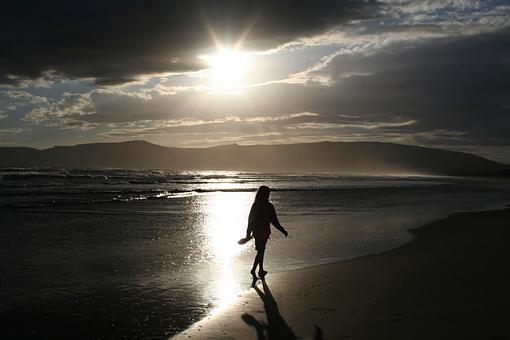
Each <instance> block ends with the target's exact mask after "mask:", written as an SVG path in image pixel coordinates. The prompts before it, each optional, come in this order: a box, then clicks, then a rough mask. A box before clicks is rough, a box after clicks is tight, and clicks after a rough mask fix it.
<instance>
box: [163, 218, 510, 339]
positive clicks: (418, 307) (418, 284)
mask: <svg viewBox="0 0 510 340" xmlns="http://www.w3.org/2000/svg"><path fill="white" fill-rule="evenodd" d="M508 221H510V209H505V210H494V211H479V212H462V213H455V214H453V215H451V216H449V217H448V218H445V219H442V220H438V221H436V222H433V223H431V224H428V225H426V226H423V227H421V228H419V229H414V230H412V233H413V234H414V235H415V237H416V238H415V239H414V240H412V241H411V242H409V243H407V244H405V245H403V246H400V247H398V248H395V249H392V250H388V251H385V252H382V253H380V254H374V255H366V256H362V257H359V258H356V259H352V260H347V261H342V262H338V263H334V264H326V265H320V266H315V267H310V268H305V269H299V270H294V271H287V272H281V273H275V274H271V273H269V274H268V276H267V278H266V280H265V283H264V282H261V281H260V280H259V281H258V282H257V283H256V289H253V288H251V289H250V290H247V291H246V292H245V293H243V294H240V295H239V296H238V298H237V299H236V300H235V302H234V303H232V304H231V305H229V306H227V307H225V308H222V309H219V310H217V311H216V312H213V313H212V314H211V315H210V316H209V317H207V318H205V319H203V320H202V321H200V322H198V323H195V324H194V325H193V326H192V327H190V328H189V329H187V330H186V331H184V332H182V333H180V334H177V335H176V336H175V337H173V339H189V338H191V339H285V338H287V339H291V338H306V339H314V338H316V339H321V338H322V339H506V338H507V337H508V330H507V329H506V325H507V324H508V321H509V316H508V315H509V313H508V312H507V311H506V307H507V306H508V302H509V301H510V299H509V293H508V287H509V284H510V279H509V275H508V274H509V273H508V272H509V269H508V263H507V256H506V249H507V243H508V240H509V239H510V230H509V229H508V225H509V224H508ZM263 283H264V284H263ZM247 288H248V287H247Z"/></svg>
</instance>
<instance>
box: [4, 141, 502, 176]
mask: <svg viewBox="0 0 510 340" xmlns="http://www.w3.org/2000/svg"><path fill="white" fill-rule="evenodd" d="M0 166H26V167H33V166H42V167H76V168H103V167H108V168H130V169H174V170H240V171H271V172H336V173H350V174H353V173H354V174H396V173H408V174H435V175H502V176H509V175H510V166H508V165H505V164H501V163H497V162H494V161H490V160H487V159H484V158H482V157H478V156H475V155H471V154H467V153H461V152H453V151H446V150H440V149H430V148H423V147H417V146H409V145H400V144H391V143H376V142H338V143H337V142H334V143H333V142H321V143H307V144H285V145H237V144H232V145H223V146H216V147H210V148H172V147H163V146H159V145H156V144H152V143H148V142H145V141H128V142H121V143H94V144H81V145H75V146H55V147H53V148H49V149H44V150H37V149H33V148H25V147H3V148H0Z"/></svg>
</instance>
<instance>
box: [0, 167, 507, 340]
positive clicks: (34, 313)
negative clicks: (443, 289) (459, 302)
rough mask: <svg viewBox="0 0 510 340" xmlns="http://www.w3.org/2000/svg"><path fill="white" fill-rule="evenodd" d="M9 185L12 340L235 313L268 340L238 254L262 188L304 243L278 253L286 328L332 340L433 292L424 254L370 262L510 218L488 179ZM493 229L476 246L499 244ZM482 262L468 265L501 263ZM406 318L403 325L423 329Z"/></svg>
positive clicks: (184, 325)
mask: <svg viewBox="0 0 510 340" xmlns="http://www.w3.org/2000/svg"><path fill="white" fill-rule="evenodd" d="M0 174H1V175H2V180H1V181H0V215H1V216H2V223H1V224H2V238H1V240H0V255H1V256H0V272H1V273H2V275H1V276H0V296H1V297H2V299H1V301H0V320H1V321H0V326H1V327H2V330H3V333H4V335H5V337H7V338H22V339H28V338H50V339H61V338H62V339H67V338H69V334H72V337H73V338H75V339H78V338H79V339H91V338H94V339H111V338H116V339H133V338H140V339H147V338H152V339H167V338H169V337H171V336H174V335H176V334H179V333H180V332H183V331H185V330H187V329H188V328H190V327H192V329H193V328H194V327H198V326H193V325H195V324H196V323H197V322H200V320H203V319H204V318H207V317H211V316H212V317H217V316H218V317H219V315H222V313H224V312H226V311H228V310H230V312H228V313H230V314H228V315H229V316H228V319H229V322H231V323H237V325H238V327H239V329H237V330H235V331H233V330H232V331H229V332H227V334H229V336H231V338H239V336H241V335H243V334H244V333H243V332H248V333H249V334H251V336H252V337H256V329H255V328H253V327H247V324H246V323H245V322H244V321H243V320H242V319H241V316H242V315H243V314H244V313H248V314H247V315H246V316H245V319H246V321H248V322H251V323H252V324H253V325H258V323H257V322H259V321H260V320H261V319H263V318H264V315H265V311H264V308H263V304H261V298H260V297H259V295H258V294H257V292H256V291H254V290H253V289H250V285H251V276H250V275H249V269H250V266H251V264H252V263H253V257H254V255H255V252H254V245H253V242H249V243H247V244H245V245H238V244H237V240H239V238H241V237H242V236H243V235H244V234H245V231H246V223H247V219H248V212H249V211H250V206H251V204H252V202H253V197H254V195H255V190H256V189H257V188H258V187H259V186H260V185H261V184H262V183H264V184H268V185H269V186H270V187H271V188H272V193H271V197H270V200H271V202H272V203H273V204H274V206H275V207H276V211H277V214H278V218H279V220H280V222H281V223H282V225H283V226H284V227H285V229H286V230H288V232H289V235H288V237H284V236H283V235H282V234H281V233H279V232H278V231H277V230H276V229H274V228H273V233H272V234H271V238H270V240H269V242H268V245H267V252H266V257H265V269H266V270H268V271H269V275H268V278H267V282H266V283H267V285H266V288H265V290H266V291H268V290H270V291H271V292H272V293H273V296H274V303H272V304H273V305H274V304H275V303H276V306H278V311H279V313H272V314H271V315H273V316H275V318H276V319H277V320H280V321H281V320H285V323H286V324H288V325H289V329H290V330H291V332H292V333H291V334H295V335H298V336H307V337H311V336H313V333H314V324H315V323H316V324H317V325H318V326H319V327H320V329H321V330H322V331H323V333H324V338H326V339H327V338H337V335H336V333H334V329H335V328H334V327H333V326H331V325H330V324H328V322H329V321H327V319H324V320H323V318H326V317H328V318H329V317H330V318H331V320H333V321H331V322H333V325H335V326H336V325H337V324H340V323H339V322H338V321H337V320H338V319H341V320H343V321H342V323H341V325H342V328H341V329H342V332H344V333H341V334H347V335H349V334H355V333H353V331H351V330H350V328H348V327H347V325H351V326H350V327H354V326H355V325H356V323H355V322H356V321H359V320H363V317H362V316H363V315H365V314H366V310H367V309H366V308H368V307H364V306H365V305H366V304H367V302H366V301H364V300H363V298H371V299H375V300H374V301H378V300H377V299H376V298H381V299H382V298H386V297H385V296H386V295H384V294H382V295H377V294H375V293H373V292H372V293H371V292H370V289H374V290H376V291H378V290H381V289H384V288H385V287H387V286H390V287H396V288H395V291H394V293H395V294H396V296H397V297H398V296H399V295H398V294H400V292H401V291H404V288H406V287H407V286H406V284H407V283H406V282H405V281H399V280H400V279H402V280H403V279H404V278H407V276H416V275H420V276H427V279H430V277H434V275H430V276H429V275H428V274H427V275H426V274H424V273H415V272H411V274H409V273H408V272H409V270H410V269H413V268H414V267H413V266H415V264H419V263H418V262H417V259H418V255H420V254H426V253H424V252H422V251H418V252H417V255H408V256H406V261H407V262H404V264H407V267H405V268H406V269H405V270H404V269H402V268H401V267H398V266H397V267H395V268H389V267H388V268H386V267H385V262H384V261H383V260H378V261H379V262H381V263H382V264H381V265H380V266H379V265H377V266H375V267H374V265H372V264H370V263H371V262H370V261H369V260H367V259H371V258H375V259H379V257H377V256H376V257H373V256H368V257H366V255H369V254H380V253H382V252H384V251H387V250H390V249H401V248H398V247H399V246H402V245H405V244H407V243H408V242H409V241H412V240H413V239H414V238H415V235H413V233H415V232H416V233H420V232H421V230H422V229H416V228H419V227H420V226H423V225H426V224H429V223H431V222H433V221H437V220H439V219H443V218H445V217H447V216H449V215H451V214H453V213H455V212H458V211H480V210H494V209H501V208H502V207H504V204H505V203H507V202H510V182H508V181H504V180H495V179H484V178H456V177H437V176H436V177H434V176H429V177H427V176H372V177H359V176H343V175H332V174H330V175H325V174H316V175H311V174H291V175H289V174H263V173H240V172H175V171H148V170H143V171H138V170H136V171H133V170H127V169H109V170H108V169H106V170H105V169H99V170H90V169H60V168H59V169H37V168H33V169H3V170H2V171H0ZM489 221H490V220H489V219H488V218H485V217H484V218H483V219H482V220H481V222H480V223H479V225H474V227H473V228H474V229H473V233H474V234H469V233H467V234H466V235H467V236H466V237H467V238H468V239H473V240H478V239H479V238H484V237H489V238H490V237H494V235H493V234H494V233H493V232H492V231H490V232H489V230H491V229H490V228H489V226H490V223H489ZM482 222H483V223H482ZM428 229H429V228H428V227H426V228H423V230H428ZM461 229H462V228H461ZM461 229H459V230H461ZM410 230H411V231H413V232H410ZM441 230H442V229H441ZM448 230H449V229H448ZM475 231H476V233H475ZM460 234H462V235H464V232H463V231H462V232H460ZM456 238H457V237H453V239H456ZM418 239H420V237H418ZM500 241H501V240H499V239H498V240H496V241H494V242H500ZM411 244H414V243H413V242H412V243H411ZM446 244H448V245H449V246H451V245H450V244H457V241H450V240H447V241H446ZM405 247H406V246H405ZM405 247H404V248H403V249H406V248H405ZM485 248H488V247H485ZM454 249H455V248H454ZM480 249H484V248H483V247H481V248H480V247H473V249H470V250H469V253H473V254H483V255H484V256H486V255H487V254H488V253H487V252H485V250H484V251H481V250H480ZM385 254H386V253H385ZM384 256H386V255H384ZM427 256H428V255H427ZM473 256H474V255H473ZM477 256H478V255H477ZM407 257H408V259H407ZM447 257H448V259H447V260H451V259H450V257H451V256H450V255H448V256H447ZM354 258H358V260H354V262H351V261H350V259H354ZM366 261H368V262H366ZM437 261H438V263H440V262H441V261H440V257H439V255H438V260H437ZM468 261H471V260H468ZM471 262H472V261H471ZM328 263H340V264H338V266H339V267H338V269H328V268H330V267H329V266H326V264H328ZM365 263H366V264H365ZM444 263H448V262H444ZM494 263H497V262H494ZM440 264H441V263H440ZM335 266H337V265H333V267H331V268H336V267H335ZM371 266H372V267H374V268H371ZM441 266H442V264H441V265H434V266H433V265H432V264H429V267H431V268H442V267H441ZM379 267H380V268H379ZM408 267H410V269H408ZM450 267H451V266H450ZM322 268H325V269H324V270H322ZM417 268H419V267H417ZM501 268H502V269H500V270H503V269H504V266H503V265H502V266H501ZM414 270H417V269H414ZM379 272H380V273H381V274H378V273H379ZM313 273H315V274H313ZM389 273H392V274H391V275H392V276H389V277H387V278H386V277H384V276H383V274H388V275H389ZM489 273H492V272H489ZM312 274H313V275H312ZM436 276H437V275H436ZM475 277H482V276H480V275H478V276H475ZM391 280H393V281H391ZM370 284H373V285H374V286H373V287H371V286H370ZM412 284H413V285H414V286H416V287H420V285H418V283H412ZM462 284H463V285H465V283H462ZM428 286H429V285H424V286H423V287H428ZM258 287H259V288H260V292H261V294H262V296H266V295H267V292H265V290H264V287H263V286H262V285H261V283H260V282H259V283H258ZM328 287H329V288H328ZM331 287H333V288H334V289H333V288H331ZM365 287H368V288H365ZM402 287H403V288H402ZM335 289H336V290H335ZM316 290H317V292H320V293H321V294H326V295H325V296H324V297H320V296H319V297H317V296H316V294H315V293H314V291H316ZM335 294H339V295H338V296H337V295H335ZM356 294H358V295H359V296H357V295H356ZM404 294H407V293H405V291H404ZM321 296H322V295H321ZM244 299H251V300H244ZM321 299H325V301H327V302H328V303H326V304H324V303H320V301H321ZM250 301H251V302H250ZM411 301H412V300H411ZM239 303H240V304H241V305H239ZM245 303H246V304H245ZM379 304H382V302H379ZM236 306H237V307H236ZM244 307H250V308H254V310H250V309H245V308H244ZM371 308H372V309H368V310H375V309H374V308H375V307H371ZM399 308H400V307H399ZM399 308H397V307H395V308H394V309H395V310H393V309H392V310H391V313H389V314H388V315H390V316H391V315H393V318H396V319H399V317H398V314H402V315H406V318H408V317H409V315H408V314H406V313H403V312H402V311H399V310H398V309H399ZM400 309H402V308H400ZM420 310H421V309H420ZM342 311H343V312H342ZM341 312H342V313H343V314H339V313H341ZM375 312H381V313H386V309H382V310H375V311H374V313H375ZM310 313H311V314H310ZM356 313H361V314H360V315H361V316H360V317H355V316H356V315H357V314H356ZM346 315H347V316H348V317H346ZM368 315H371V314H368ZM386 316H387V315H386V314H380V315H378V314H375V317H374V320H379V319H381V320H385V319H384V317H386ZM349 317H350V319H349ZM252 318H253V319H252ZM418 319H419V318H418ZM250 320H251V321H250ZM349 320H351V321H349ZM405 320H407V319H405ZM419 320H421V319H419ZM252 321H253V322H252ZM255 321H257V322H255ZM220 324H223V322H222V323H218V325H220ZM199 325H201V326H202V327H201V328H199V329H202V328H204V326H203V323H199ZM300 327H302V328H300ZM332 327H333V328H332ZM207 328H208V329H209V327H207ZM200 332H202V331H200ZM214 334H216V333H214ZM219 334H223V333H219ZM342 336H343V335H342ZM273 338H274V337H273ZM277 338H282V336H279V337H277ZM283 338H285V336H283Z"/></svg>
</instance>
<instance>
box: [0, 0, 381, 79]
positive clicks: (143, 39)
mask: <svg viewBox="0 0 510 340" xmlns="http://www.w3.org/2000/svg"><path fill="white" fill-rule="evenodd" d="M377 9H378V5H377V4H376V3H375V2H373V1H349V0H345V1H340V0H326V1H315V0H300V1H294V0H284V1H274V0H251V1H248V0H246V1H245V0H242V1H240V0H215V1H209V0H194V1H191V0H182V1H164V0H159V1H143V0H118V1H112V0H97V1H92V0H82V1H22V0H20V1H10V2H9V3H8V4H3V6H2V11H1V13H0V25H1V26H2V30H1V31H0V44H1V45H2V48H1V49H0V83H4V84H6V83H7V84H8V83H11V84H13V83H16V82H17V81H19V79H20V78H37V77H39V76H40V75H41V74H42V73H43V72H44V71H46V70H56V71H57V72H60V73H63V74H65V75H66V76H69V77H93V78H97V82H98V83H100V84H117V83H121V82H127V81H130V80H132V79H133V78H135V77H137V76H139V75H141V74H151V73H161V72H172V71H189V70H196V69H198V68H200V67H202V65H200V64H199V61H198V60H197V59H196V58H195V57H196V55H197V53H198V52H199V51H200V50H204V49H205V48H207V47H211V46H212V45H213V44H212V41H211V38H210V36H209V34H208V32H207V28H206V27H207V25H206V22H208V23H209V25H210V27H212V28H213V29H214V30H215V31H216V32H217V34H218V36H219V38H220V39H221V40H223V41H229V40H230V41H236V40H237V39H238V38H239V36H241V35H242V33H243V32H244V31H245V30H246V29H247V28H249V27H250V25H251V24H252V23H253V27H252V29H251V31H250V32H249V34H248V35H247V36H246V41H245V47H247V48H257V49H267V48H271V47H275V46H277V45H278V44H281V43H285V42H288V41H291V40H293V39H296V38H298V37H303V36H309V35H311V34H314V33H317V32H320V31H322V30H325V29H327V28H329V27H331V26H334V25H338V24H340V23H342V22H345V21H347V20H351V19H360V18H367V17H370V16H373V15H375V13H376V11H377ZM12 76H16V77H17V78H16V77H12Z"/></svg>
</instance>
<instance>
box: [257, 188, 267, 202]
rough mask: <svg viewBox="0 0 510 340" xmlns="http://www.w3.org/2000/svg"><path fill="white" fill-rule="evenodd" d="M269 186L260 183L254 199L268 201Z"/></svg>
mask: <svg viewBox="0 0 510 340" xmlns="http://www.w3.org/2000/svg"><path fill="white" fill-rule="evenodd" d="M269 192H270V191H269V187H268V186H265V185H262V186H261V187H260V188H259V189H258V190H257V194H256V195H255V201H269Z"/></svg>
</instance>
